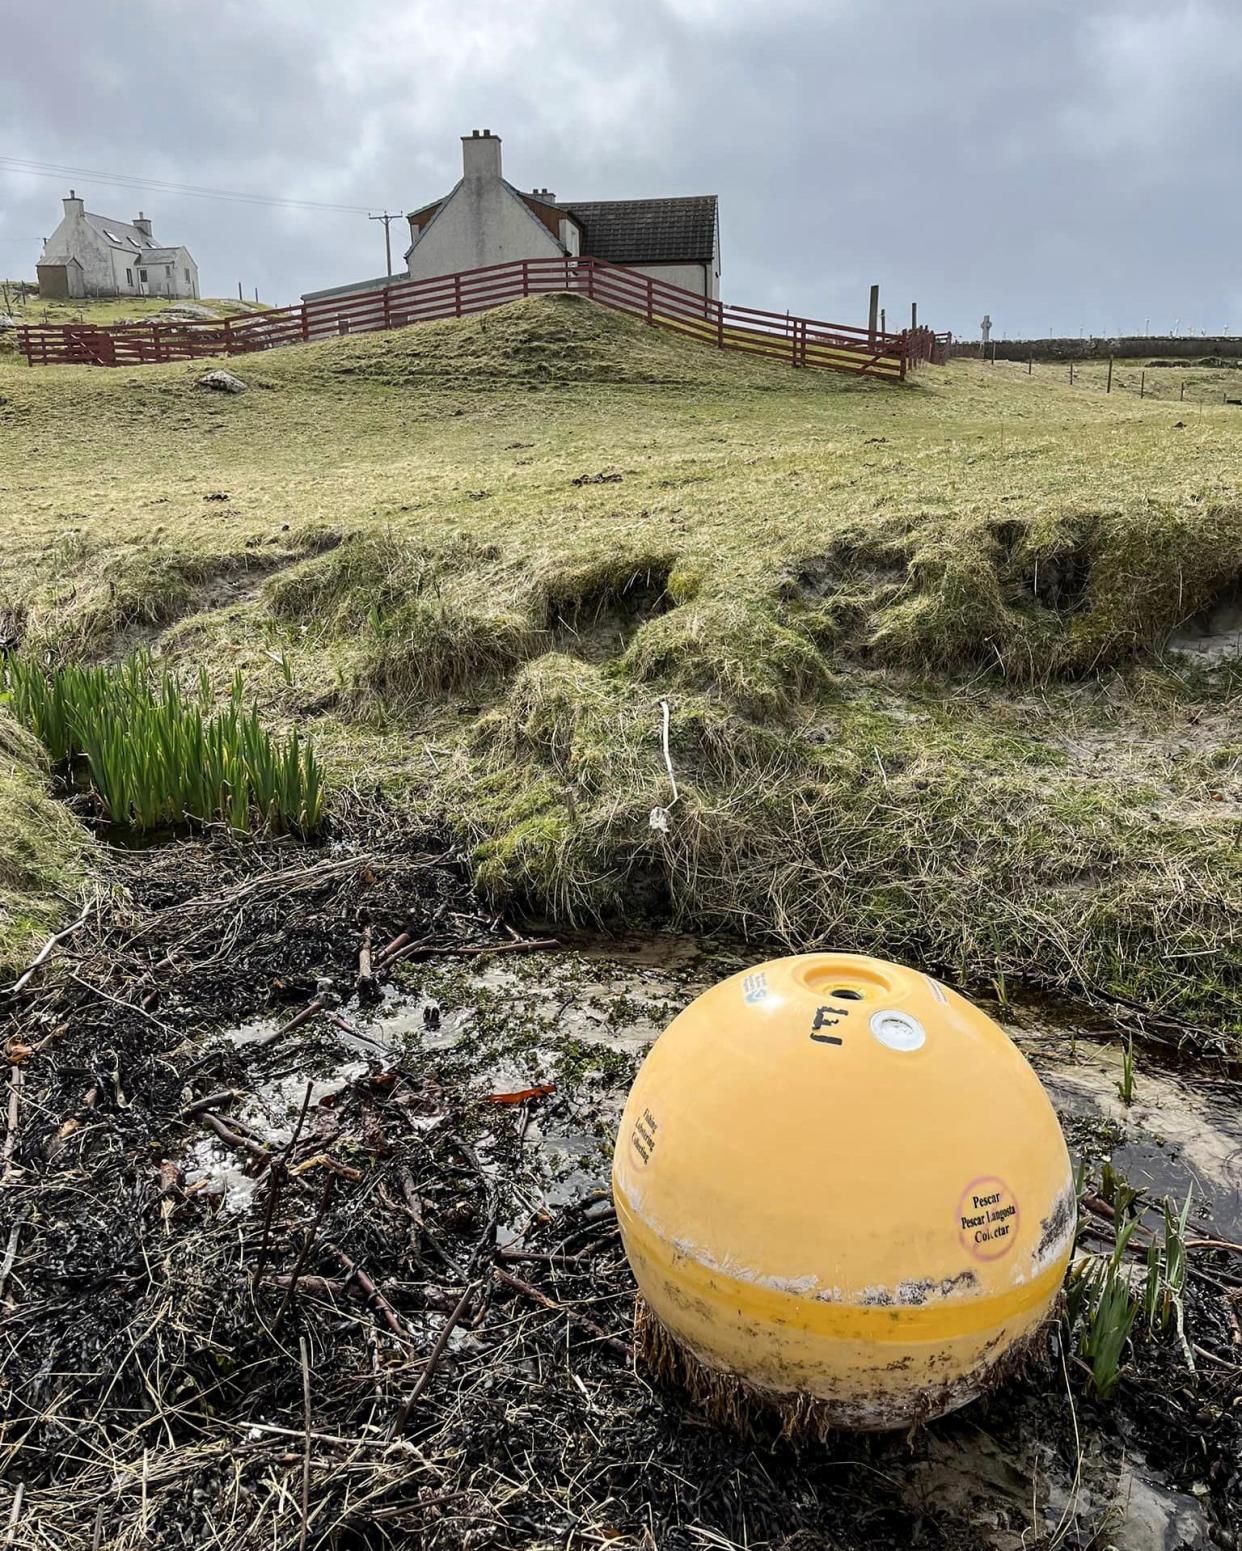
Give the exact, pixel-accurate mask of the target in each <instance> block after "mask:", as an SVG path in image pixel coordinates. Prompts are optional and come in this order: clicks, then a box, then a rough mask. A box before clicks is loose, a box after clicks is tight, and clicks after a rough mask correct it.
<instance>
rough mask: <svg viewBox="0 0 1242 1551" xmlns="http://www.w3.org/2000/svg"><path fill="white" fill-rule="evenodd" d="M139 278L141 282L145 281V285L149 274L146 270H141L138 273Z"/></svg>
mask: <svg viewBox="0 0 1242 1551" xmlns="http://www.w3.org/2000/svg"><path fill="white" fill-rule="evenodd" d="M138 278H139V280H141V281H143V282H144V283H145V281H146V278H147V272H146V270H145V269H140V270H139V271H138Z"/></svg>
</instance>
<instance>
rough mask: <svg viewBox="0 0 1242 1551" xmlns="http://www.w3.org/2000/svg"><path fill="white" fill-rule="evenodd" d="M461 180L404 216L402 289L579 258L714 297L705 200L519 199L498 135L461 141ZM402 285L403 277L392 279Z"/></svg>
mask: <svg viewBox="0 0 1242 1551" xmlns="http://www.w3.org/2000/svg"><path fill="white" fill-rule="evenodd" d="M461 144H462V176H461V179H460V181H459V182H458V183H457V184H455V185H454V187H453V188H451V189H450V190H449V192H448V193H447V194H445V195H443V196H442V197H441V198H439V199H436V200H433V201H432V202H431V203H430V204H428V205H422V206H420V208H419V209H417V210H412V211H411V212H410V214H409V216H408V217H407V219H408V221H409V223H410V246H409V247H408V248H407V250H406V253H405V260H406V267H407V271H408V275H409V278H410V279H411V280H426V279H431V278H432V277H434V276H437V275H452V274H457V273H459V272H461V271H463V270H468V269H480V268H482V267H483V266H484V265H487V264H504V263H508V262H510V261H511V260H513V259H535V258H564V257H565V256H566V255H569V256H581V257H591V258H598V259H604V260H605V261H607V262H608V263H611V264H622V265H624V266H625V267H626V268H627V269H634V270H637V271H638V272H639V273H640V274H644V275H652V276H654V277H655V278H656V279H657V280H665V281H667V282H669V283H670V284H671V285H679V286H684V287H685V288H686V289H687V290H689V291H694V292H695V293H696V294H697V295H699V296H707V297H712V298H716V297H718V296H719V294H720V224H719V219H718V212H717V201H716V196H715V194H700V195H694V196H691V197H688V198H680V199H602V200H599V199H592V200H571V199H557V197H556V196H555V194H553V193H551V192H550V191H549V190H548V189H544V188H541V189H535V190H533V191H532V192H531V193H529V194H527V193H523V191H522V190H521V189H518V188H515V187H514V186H513V184H512V183H509V182H507V181H506V180H505V178H504V176H503V174H502V172H501V163H500V136H499V135H494V134H492V132H491V130H490V129H484V130H478V129H476V130H473V131H472V132H471V133H470V134H468V135H463V136H462V142H461ZM400 278H401V279H404V278H405V276H401V277H400ZM391 283H392V282H391V280H390V278H389V277H388V276H386V275H382V276H380V277H378V278H377V279H375V280H363V281H356V282H354V284H352V285H348V286H337V287H334V288H332V289H331V290H327V291H310V292H307V293H306V295H305V296H304V298H303V300H305V301H314V300H317V299H319V298H321V297H329V296H333V295H340V294H341V293H343V292H348V291H361V290H371V289H381V288H383V287H384V286H386V285H389V284H391Z"/></svg>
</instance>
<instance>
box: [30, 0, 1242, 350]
mask: <svg viewBox="0 0 1242 1551" xmlns="http://www.w3.org/2000/svg"><path fill="white" fill-rule="evenodd" d="M4 43H5V51H4V57H3V59H0V145H3V146H4V148H5V150H6V152H7V153H8V154H11V155H14V156H26V157H31V158H37V159H39V160H43V161H51V162H64V163H73V164H75V165H79V166H86V167H97V168H101V169H107V170H115V171H123V172H132V173H136V174H140V175H148V176H152V177H157V178H167V179H173V180H177V181H181V182H190V183H196V184H201V185H207V186H212V187H221V188H240V189H249V190H254V191H256V192H260V193H283V194H288V195H292V196H295V197H301V198H306V199H316V200H327V201H340V202H344V203H349V204H369V203H372V202H377V203H382V202H384V201H387V202H388V207H389V208H390V209H395V208H403V209H404V208H410V207H412V206H414V205H416V204H419V203H422V202H425V201H426V200H427V199H430V198H432V197H434V196H435V195H437V194H439V193H441V192H442V191H443V190H444V189H445V188H447V187H448V186H449V185H450V184H451V183H452V182H453V180H454V179H455V177H456V175H457V168H458V147H457V136H458V135H459V134H460V133H461V132H462V131H463V130H468V129H470V128H471V127H474V126H476V125H477V126H483V125H487V126H489V127H491V128H492V129H494V130H496V131H497V132H499V133H501V134H502V135H503V136H504V140H505V166H506V172H507V173H508V175H509V176H510V177H511V178H512V179H513V180H514V181H515V182H517V183H519V184H524V185H525V186H528V187H530V186H533V185H535V184H540V185H544V184H546V185H547V186H549V187H551V188H554V189H555V190H556V191H557V192H559V193H561V194H563V195H565V196H567V197H579V198H586V197H595V198H608V197H624V196H628V195H641V194H648V193H650V194H658V193H696V192H711V191H714V192H717V193H719V194H720V196H721V213H722V227H723V238H724V260H725V274H724V289H725V293H726V295H727V296H729V297H731V298H733V299H735V300H738V301H745V302H749V303H752V304H755V305H764V306H772V307H779V308H785V307H789V308H791V309H793V310H796V311H803V312H809V313H811V314H813V315H815V316H820V317H829V318H840V319H842V320H845V321H849V320H852V319H857V318H859V317H860V316H861V315H862V313H863V311H864V310H865V305H866V289H867V286H868V285H869V284H870V283H871V282H872V281H878V282H880V284H881V287H882V294H883V299H884V301H885V304H886V306H887V307H888V309H889V311H890V317H892V318H893V319H894V320H898V319H902V318H904V317H905V316H907V315H908V306H909V302H910V300H911V298H914V297H917V299H918V301H919V304H920V312H921V315H922V316H923V318H924V319H926V320H927V321H929V322H932V323H934V324H935V325H936V326H938V327H951V328H954V329H955V330H957V331H959V332H961V331H966V332H973V330H974V328H975V326H976V324H977V322H978V319H979V317H980V316H981V315H982V313H983V312H984V311H985V310H986V311H989V312H990V313H991V314H992V316H993V318H994V319H995V320H996V321H997V324H998V327H999V328H1000V329H1001V330H1002V331H1008V332H1012V333H1026V332H1032V331H1038V332H1043V331H1044V330H1045V329H1046V328H1047V327H1048V326H1049V325H1052V326H1053V327H1055V328H1057V329H1058V330H1064V331H1067V332H1077V331H1078V329H1079V328H1080V327H1083V328H1085V329H1087V330H1088V331H1094V332H1109V331H1112V330H1114V329H1127V330H1129V329H1133V328H1135V327H1138V326H1141V324H1142V322H1143V319H1144V318H1146V317H1150V318H1151V319H1152V325H1153V327H1157V326H1159V327H1165V326H1168V325H1169V324H1171V323H1172V321H1173V320H1174V318H1180V319H1181V320H1182V322H1183V324H1184V325H1187V324H1189V325H1197V326H1200V327H1203V328H1210V329H1217V328H1221V327H1226V326H1232V327H1234V328H1238V327H1242V315H1240V309H1239V303H1240V302H1242V282H1240V281H1239V279H1238V277H1237V255H1238V253H1239V251H1240V250H1242V216H1240V215H1239V213H1238V208H1237V201H1236V198H1235V197H1234V192H1235V186H1236V182H1237V171H1238V167H1237V159H1238V152H1237V146H1238V144H1239V142H1240V138H1242V137H1240V134H1239V131H1240V130H1242V94H1240V92H1239V87H1240V86H1242V7H1238V6H1237V5H1236V3H1235V0H1181V3H1174V0H934V3H933V0H818V3H809V0H767V3H757V0H598V3H597V4H596V5H594V6H590V7H583V6H576V7H571V6H569V5H567V4H565V3H564V0H526V3H523V4H520V5H519V4H515V3H513V0H474V3H472V4H470V5H469V6H466V5H462V4H458V3H449V0H414V3H412V4H405V5H402V6H400V7H393V6H392V5H389V4H383V3H380V0H355V3H354V4H352V5H351V6H349V7H348V8H342V7H341V6H340V5H339V3H336V0H333V3H328V0H302V3H294V0H280V3H275V0H269V3H266V4H264V3H258V0H255V3H250V4H242V3H239V0H227V3H225V4H221V5H216V6H214V7H211V8H206V9H204V8H200V7H193V8H191V7H189V6H186V5H181V4H175V3H169V0H159V3H156V0H129V3H127V4H126V5H124V6H113V5H101V4H99V3H98V0H62V3H61V4H60V5H58V6H57V7H54V8H50V7H49V8H43V9H42V10H40V9H38V8H36V7H34V6H24V7H21V8H15V9H14V11H13V12H12V13H11V15H10V17H9V18H8V19H7V21H6V31H5V37H4ZM77 181H79V182H81V183H83V184H84V185H85V192H86V193H87V196H88V199H89V201H90V204H91V206H92V207H93V208H96V209H101V210H103V211H106V212H110V213H114V214H117V215H126V214H132V213H133V211H132V210H131V208H130V207H131V206H133V207H134V208H135V209H136V208H137V206H138V204H142V205H143V207H144V208H146V209H149V210H151V211H153V213H154V215H155V218H156V221H157V228H156V229H157V231H158V232H160V233H162V234H163V235H164V236H165V237H166V238H167V239H171V240H178V241H184V242H186V243H187V244H188V245H189V246H190V247H191V248H192V249H193V251H194V253H195V255H196V257H197V258H198V261H199V264H200V267H201V269H202V273H203V281H204V285H205V287H206V288H207V289H209V290H211V291H215V292H226V293H227V292H229V291H230V290H232V289H234V288H235V286H236V282H237V280H238V279H239V278H240V279H242V280H243V281H244V282H245V284H246V285H247V287H252V286H254V285H258V286H259V287H260V288H261V291H262V293H263V294H264V296H265V297H267V298H270V299H272V300H288V299H291V298H293V297H294V296H296V294H297V293H298V292H299V291H301V290H303V289H306V288H308V287H310V286H315V285H327V284H336V283H342V282H344V281H348V280H349V279H351V278H361V277H363V276H366V275H370V274H374V273H378V272H379V270H380V269H381V268H382V253H383V249H382V239H381V235H380V232H379V229H378V227H376V226H375V225H368V223H367V222H366V220H365V219H364V218H363V217H362V216H351V215H344V214H328V213H310V212H294V211H287V210H278V209H267V208H255V207H246V206H240V205H229V204H218V203H214V202H207V201H200V200H193V199H189V198H178V197H174V196H172V195H168V194H156V193H150V194H148V193H145V192H144V193H143V194H141V195H137V194H135V193H133V192H131V191H127V190H121V189H112V188H108V187H106V186H103V185H99V186H93V185H92V184H91V183H90V180H89V179H79V180H77ZM63 192H64V190H63V189H62V188H61V187H59V185H58V182H56V181H53V180H51V179H42V178H33V177H23V176H18V175H13V174H5V173H3V172H0V269H5V270H7V271H9V272H10V273H25V274H30V273H31V272H32V271H33V265H34V260H35V258H36V256H37V250H38V241H37V239H38V238H40V237H41V236H42V235H43V234H44V233H46V232H47V231H48V230H50V228H51V227H52V226H53V225H54V224H55V221H56V219H57V217H58V211H59V204H58V200H59V197H60V195H61V193H63ZM28 239H30V240H29V241H28Z"/></svg>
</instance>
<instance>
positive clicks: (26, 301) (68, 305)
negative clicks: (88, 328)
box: [0, 281, 258, 357]
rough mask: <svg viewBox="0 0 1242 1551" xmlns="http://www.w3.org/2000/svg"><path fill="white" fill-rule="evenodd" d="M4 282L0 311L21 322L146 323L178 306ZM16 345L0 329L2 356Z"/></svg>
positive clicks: (236, 305)
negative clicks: (47, 292)
mask: <svg viewBox="0 0 1242 1551" xmlns="http://www.w3.org/2000/svg"><path fill="white" fill-rule="evenodd" d="M5 284H6V285H7V287H8V298H9V300H8V305H7V307H6V305H5V300H4V292H3V291H0V313H5V314H6V315H7V316H8V317H11V318H13V319H15V320H16V321H17V322H18V323H30V324H38V323H51V324H61V323H98V324H101V325H105V324H114V323H143V322H145V321H146V320H147V319H148V318H157V317H159V315H160V314H161V313H163V312H167V310H168V309H169V308H170V307H175V306H177V301H176V300H170V299H169V298H168V297H167V296H84V297H75V298H73V299H70V300H66V301H56V300H54V299H51V298H48V297H43V296H39V295H37V294H33V293H30V292H28V289H25V288H28V287H29V282H24V287H25V288H23V289H18V287H17V284H16V283H15V282H13V281H8V282H5ZM193 305H194V306H196V307H207V308H210V310H211V311H212V312H214V313H215V314H216V316H217V317H220V318H227V317H236V316H238V315H239V314H245V313H251V312H255V311H256V310H258V309H256V307H255V304H254V303H253V302H239V301H233V300H229V299H228V298H227V297H223V298H222V297H216V296H206V297H203V298H201V299H200V300H197V301H195V302H194V304H193ZM16 349H17V343H16V340H14V339H13V338H12V334H11V331H10V330H7V329H0V357H3V356H5V355H12V354H14V353H15V351H16Z"/></svg>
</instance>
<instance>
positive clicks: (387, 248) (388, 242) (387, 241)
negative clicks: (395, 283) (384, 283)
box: [367, 210, 397, 277]
mask: <svg viewBox="0 0 1242 1551" xmlns="http://www.w3.org/2000/svg"><path fill="white" fill-rule="evenodd" d="M396 219H397V217H396V215H393V214H390V213H389V212H388V211H387V210H385V211H384V213H383V215H368V216H367V220H368V221H383V223H384V258H385V260H386V262H387V265H388V274H389V277H391V275H392V238H391V237H390V236H389V235H388V227H389V225H390V224H391V223H392V222H393V221H395V220H396Z"/></svg>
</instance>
